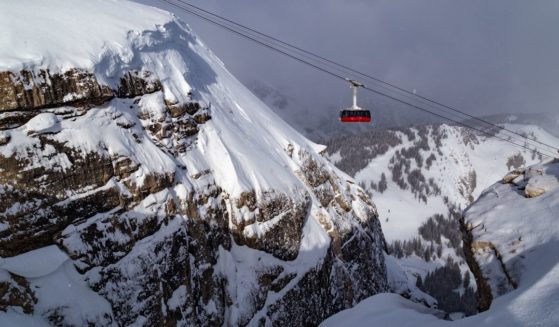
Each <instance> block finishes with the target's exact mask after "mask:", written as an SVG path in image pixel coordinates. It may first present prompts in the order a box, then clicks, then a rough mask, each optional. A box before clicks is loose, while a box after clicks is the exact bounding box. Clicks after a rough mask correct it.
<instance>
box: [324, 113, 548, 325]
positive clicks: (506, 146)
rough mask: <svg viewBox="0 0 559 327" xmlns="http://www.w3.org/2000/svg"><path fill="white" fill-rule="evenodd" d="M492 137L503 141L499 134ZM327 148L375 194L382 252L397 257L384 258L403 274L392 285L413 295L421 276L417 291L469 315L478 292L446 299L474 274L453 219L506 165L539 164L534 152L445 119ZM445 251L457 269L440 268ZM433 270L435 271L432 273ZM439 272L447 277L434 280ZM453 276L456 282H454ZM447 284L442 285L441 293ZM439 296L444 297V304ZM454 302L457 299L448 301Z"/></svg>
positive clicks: (544, 135) (527, 129)
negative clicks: (382, 237) (383, 239)
mask: <svg viewBox="0 0 559 327" xmlns="http://www.w3.org/2000/svg"><path fill="white" fill-rule="evenodd" d="M515 121H520V119H516V120H515ZM503 126H505V127H506V128H507V129H509V130H514V131H516V132H517V133H519V134H522V135H528V136H529V137H531V138H535V139H537V140H539V141H541V142H544V143H547V144H552V145H555V146H559V139H558V138H556V137H554V136H553V135H551V134H549V133H548V132H547V131H546V130H543V129H542V128H540V127H538V126H536V125H525V124H511V123H507V124H504V125H503ZM512 136H514V138H513V139H511V141H514V142H517V143H518V141H517V140H516V139H518V138H519V137H518V136H517V135H512ZM498 137H502V138H508V136H506V134H505V133H504V132H503V131H501V132H499V133H498ZM515 138H516V139H515ZM522 144H523V143H522ZM327 146H328V148H327V150H326V151H327V153H328V157H329V158H330V160H331V161H332V162H334V163H335V164H336V165H337V166H338V167H339V168H341V169H342V170H344V171H346V172H348V173H349V174H351V175H353V176H354V177H355V179H356V180H357V181H358V182H359V183H360V185H361V186H362V187H363V188H364V189H366V190H367V192H368V193H369V194H370V195H371V197H373V198H374V199H375V203H376V205H377V207H378V210H379V217H380V219H381V224H382V228H383V232H384V234H385V237H386V239H387V242H388V244H389V247H388V248H389V252H390V253H391V255H393V256H396V257H397V258H396V259H398V260H393V259H390V262H392V263H394V264H399V265H400V266H401V268H402V269H403V271H404V272H405V273H406V275H407V277H408V278H407V279H408V280H407V281H406V280H405V279H402V278H399V279H398V278H396V282H395V283H394V285H393V288H394V290H395V291H398V292H402V293H410V292H411V293H414V292H416V290H414V286H415V283H416V282H415V281H416V278H418V276H421V279H422V281H425V280H426V278H427V279H429V280H431V282H432V283H431V284H432V287H430V286H427V285H425V283H423V284H424V285H423V287H422V289H423V290H425V291H428V292H429V293H431V294H433V295H436V293H438V292H440V294H438V295H437V296H435V297H437V298H439V300H440V301H439V307H442V308H444V309H446V310H450V311H454V310H469V313H470V314H471V313H473V310H474V309H475V307H476V306H477V304H476V303H475V298H477V297H478V296H479V295H476V294H473V293H472V294H470V295H469V296H468V297H467V298H461V299H454V298H453V299H449V298H447V297H448V296H449V295H453V296H454V293H453V292H451V290H456V291H457V292H460V294H462V295H463V290H464V287H463V286H464V285H465V284H469V285H470V286H471V287H472V291H473V290H476V285H475V283H474V282H473V281H474V278H473V277H474V275H473V274H471V273H470V269H469V267H468V265H467V261H466V260H465V259H466V258H465V256H464V253H463V251H462V246H463V242H462V238H463V236H462V232H461V230H460V223H459V219H460V218H461V217H462V210H463V209H464V208H466V207H467V206H468V205H469V204H470V203H471V202H472V201H473V200H474V199H477V198H478V197H479V194H480V193H481V191H482V190H484V189H485V188H487V187H488V186H489V185H490V184H491V183H492V182H493V181H495V180H497V179H499V178H501V177H502V176H503V175H504V174H505V173H507V172H508V171H510V170H511V169H514V168H517V167H524V166H526V165H529V164H533V163H536V162H539V161H540V160H541V159H542V158H541V156H540V155H538V154H536V153H534V152H533V151H530V150H526V149H522V148H520V147H517V146H514V145H512V144H510V143H506V142H503V141H500V140H498V139H496V138H489V137H487V136H486V135H482V134H481V133H476V132H472V131H470V130H467V129H464V128H463V127H459V126H452V125H445V124H443V125H426V126H416V127H409V128H398V129H393V130H378V131H374V132H371V133H367V134H362V135H360V136H352V137H347V138H342V139H337V140H332V141H331V142H329V143H327ZM547 153H552V152H551V151H547ZM449 256H450V257H451V259H452V261H451V263H457V264H458V267H459V271H457V270H456V269H447V271H443V270H440V269H442V267H444V266H447V267H449V266H453V265H449V260H448V257H449ZM437 269H439V272H438V273H436V274H435V270H437ZM395 270H396V271H398V269H395ZM429 273H431V275H429V276H428V274H429ZM454 275H456V276H454ZM466 275H469V276H466ZM442 276H446V278H448V279H447V280H445V281H442V280H441V277H442ZM455 277H456V278H458V280H462V281H463V282H464V283H462V282H459V283H458V284H456V282H455V279H456V278H455ZM392 279H394V278H392ZM466 279H469V280H471V281H472V283H470V282H469V281H465V280H466ZM435 282H436V283H435ZM442 285H448V286H442ZM447 287H448V288H450V290H448V291H441V290H443V289H446V288H447ZM420 299H421V297H419V298H418V300H420ZM441 301H445V302H447V303H446V305H445V303H440V302H441ZM457 301H458V302H460V303H461V304H459V305H448V303H456V302H457Z"/></svg>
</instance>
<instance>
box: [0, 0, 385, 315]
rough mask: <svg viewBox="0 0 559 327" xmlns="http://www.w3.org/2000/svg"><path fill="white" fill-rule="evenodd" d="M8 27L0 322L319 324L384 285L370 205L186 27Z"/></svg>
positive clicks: (50, 12)
mask: <svg viewBox="0 0 559 327" xmlns="http://www.w3.org/2000/svg"><path fill="white" fill-rule="evenodd" d="M23 16H24V17H26V19H21V17H23ZM0 29H1V30H2V38H1V39H0V49H1V50H0V92H1V93H0V199H1V200H0V290H2V292H3V293H2V294H0V321H2V322H10V323H11V324H12V325H19V324H28V323H30V322H29V321H34V323H37V324H45V323H47V322H50V323H56V324H68V325H87V324H95V325H165V324H168V325H175V324H177V325H208V324H211V325H237V324H238V325H245V324H251V325H257V324H266V325H269V324H276V325H282V324H285V323H286V322H290V323H294V324H317V323H319V322H320V321H321V320H323V319H324V318H326V317H328V316H329V315H331V314H333V313H335V312H337V311H340V310H342V309H345V308H348V307H351V306H352V305H354V304H356V303H357V302H358V301H360V300H362V299H364V298H366V297H368V296H370V295H372V294H375V293H377V292H382V291H386V290H387V280H386V269H385V265H384V258H383V254H382V253H383V250H382V248H383V242H384V240H383V236H382V232H381V229H380V223H379V221H378V219H377V216H376V209H375V207H374V205H373V204H372V203H371V202H370V199H369V198H368V196H367V195H366V194H364V193H363V191H362V190H361V189H360V188H359V187H358V186H357V185H355V184H354V183H353V182H352V181H351V179H350V178H349V177H348V176H347V175H345V174H344V173H342V172H341V171H339V170H338V169H336V168H335V167H333V166H332V165H331V164H330V163H329V162H328V161H326V160H325V159H323V158H322V157H321V155H319V154H318V151H320V150H322V148H323V147H322V146H319V145H316V144H314V143H312V142H310V141H308V140H307V139H305V138H304V137H302V136H301V135H300V134H299V133H297V132H296V131H294V130H293V129H292V128H291V127H289V126H288V125H287V124H286V123H284V122H283V121H282V120H281V119H279V118H278V116H276V115H275V114H274V113H273V112H272V111H271V110H270V109H269V108H268V107H267V106H266V105H265V104H264V103H262V102H261V101H260V100H258V99H257V98H256V97H255V96H253V95H252V94H251V93H250V92H249V91H248V90H247V89H246V88H245V87H244V86H243V85H241V84H240V83H239V82H238V81H237V80H236V79H235V78H234V77H233V76H231V74H230V73H229V72H228V71H227V70H226V69H225V67H224V65H223V63H222V62H220V61H219V59H217V58H216V57H215V56H214V55H213V54H212V53H211V51H210V50H209V49H207V48H206V47H205V46H204V44H203V43H202V42H201V41H200V40H199V39H198V38H197V37H196V36H195V35H194V34H193V33H192V32H191V31H190V29H189V28H188V27H187V26H186V25H185V24H184V23H183V22H181V21H180V20H177V19H176V18H175V17H174V16H173V15H171V14H169V13H166V12H163V11H160V10H157V9H154V8H151V7H147V6H142V5H138V4H135V3H131V2H127V1H116V0H93V1H90V0H87V1H86V0H78V1H72V2H71V3H66V2H63V1H57V0H54V1H48V2H45V1H41V0H23V1H17V2H13V1H4V2H1V3H0ZM29 319H31V320H29Z"/></svg>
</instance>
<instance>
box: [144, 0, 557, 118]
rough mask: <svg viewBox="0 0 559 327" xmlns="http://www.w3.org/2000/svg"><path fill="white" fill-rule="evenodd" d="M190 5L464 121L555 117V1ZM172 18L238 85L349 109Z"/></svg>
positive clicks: (228, 41) (243, 0)
mask: <svg viewBox="0 0 559 327" xmlns="http://www.w3.org/2000/svg"><path fill="white" fill-rule="evenodd" d="M145 1H151V2H152V3H153V1H154V0H144V1H142V2H145ZM189 1H190V2H191V3H193V4H195V5H198V6H201V7H203V8H206V9H208V10H211V11H214V12H216V13H218V14H220V15H223V16H226V17H228V18H231V19H233V20H236V21H238V22H241V23H243V24H245V25H248V26H251V27H254V28H255V29H258V30H260V31H262V32H264V33H267V34H270V35H273V36H276V37H278V38H280V39H283V40H286V41H288V42H290V43H293V44H296V45H298V46H300V47H302V48H305V49H308V50H311V51H313V52H316V53H319V54H321V55H323V56H326V57H328V58H331V59H334V60H336V61H339V62H341V63H344V64H346V65H349V66H351V67H355V68H358V69H360V70H362V71H365V72H368V73H370V74H372V75H374V76H377V77H379V78H381V79H384V80H387V81H389V82H391V83H394V84H397V85H399V86H401V87H404V88H406V89H409V90H412V89H416V90H417V92H418V93H419V94H422V95H424V96H428V97H432V98H435V99H438V100H440V101H441V102H443V103H445V104H448V105H451V106H456V107H458V108H461V109H462V110H464V111H467V112H469V113H472V114H477V115H479V114H486V113H496V112H529V111H533V112H542V111H547V112H559V1H555V0H548V1H512V0H491V1H490V0H484V1H482V0H462V1H448V0H421V1H414V0H407V1H398V0H378V1H374V0H369V1H366V0H345V1H342V0H284V1H270V0H236V1H226V0H204V1H202V0H189ZM174 11H175V12H176V13H177V14H178V15H179V16H181V17H183V18H184V19H185V20H186V21H187V22H188V23H189V24H190V25H191V26H192V28H193V29H194V31H195V32H196V33H197V34H198V35H199V36H200V37H201V38H202V39H203V40H204V42H205V43H206V44H207V45H208V46H209V47H210V48H211V49H212V50H213V51H214V52H215V53H216V54H217V55H218V56H219V57H220V58H221V59H222V60H223V61H224V62H225V64H226V65H227V66H228V68H229V69H230V70H231V71H232V72H233V73H234V74H235V75H236V76H237V77H239V78H240V79H241V80H242V81H243V82H246V83H248V82H250V81H252V80H260V81H264V82H266V83H268V84H270V85H272V86H273V87H276V88H278V89H280V90H282V92H284V93H286V94H287V95H288V96H289V97H293V98H295V99H297V100H298V101H300V102H301V103H305V104H306V105H310V106H314V107H316V110H323V108H324V107H326V106H335V107H337V106H344V105H345V104H347V103H348V102H349V98H348V97H349V90H348V88H347V86H346V85H344V84H343V83H342V82H340V81H338V80H335V79H331V78H330V77H329V76H327V75H324V74H323V73H320V72H317V71H314V70H312V69H311V68H307V67H306V66H303V65H301V64H299V63H297V62H294V61H292V60H291V59H287V58H284V57H281V56H280V55H278V54H275V53H273V52H271V51H270V50H267V49H263V48H261V47H259V46H257V45H254V44H252V43H250V42H249V41H246V40H244V39H242V38H239V37H237V36H235V35H233V34H231V33H229V32H227V31H224V30H222V29H220V28H219V27H215V26H213V25H210V24H208V23H207V22H204V21H201V20H200V19H198V18H195V17H191V16H188V15H186V14H184V13H180V12H179V11H177V10H174ZM366 97H367V96H366V95H363V101H365V102H367V101H368V100H367V99H366ZM370 101H372V103H376V104H377V105H381V106H383V105H388V106H389V105H390V104H386V101H384V100H380V99H378V98H372V99H371V100H370ZM371 109H373V110H374V108H371ZM402 113H403V114H406V113H408V112H407V111H405V110H403V111H402Z"/></svg>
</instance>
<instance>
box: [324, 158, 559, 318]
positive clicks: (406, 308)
mask: <svg viewBox="0 0 559 327" xmlns="http://www.w3.org/2000/svg"><path fill="white" fill-rule="evenodd" d="M558 212H559V162H558V161H557V160H555V161H551V162H550V161H547V162H546V163H544V164H539V165H536V166H531V167H529V168H527V169H521V170H518V171H516V172H514V173H512V174H509V175H507V176H505V178H503V180H502V181H499V182H497V183H496V184H494V185H492V186H490V187H489V188H488V189H486V190H485V191H484V192H483V193H482V194H481V196H480V198H479V200H477V201H476V202H475V203H473V204H472V205H471V206H470V207H469V208H468V209H467V210H466V211H465V217H464V221H465V223H466V224H468V226H469V231H470V232H471V234H472V240H471V243H469V244H468V246H471V248H472V250H473V251H474V253H475V258H476V260H477V262H478V263H479V265H480V267H481V271H482V272H483V277H482V278H484V279H487V280H488V281H489V283H490V286H491V289H492V291H493V293H494V295H495V297H496V298H495V300H494V301H493V303H492V305H491V307H490V308H489V310H487V311H485V312H483V313H481V314H478V315H475V316H472V317H468V318H465V319H461V320H458V321H453V322H448V321H443V320H438V319H436V318H435V317H434V316H433V315H432V314H433V312H432V311H431V312H430V311H428V310H426V309H425V308H423V307H421V306H418V305H416V304H414V303H410V302H409V301H407V300H404V299H401V298H397V297H395V296H392V295H388V294H380V295H375V296H373V297H371V298H369V299H367V300H365V301H363V302H362V303H360V304H359V305H358V306H356V307H355V308H353V309H350V310H346V311H343V312H341V313H339V314H337V315H335V316H333V317H331V318H330V319H328V320H326V321H325V322H324V323H323V324H322V325H321V326H336V325H339V324H340V323H341V322H343V323H344V324H349V325H352V326H371V325H382V326H384V325H390V326H395V327H399V326H452V327H454V326H456V327H458V326H511V327H516V326H519V327H520V326H542V327H551V326H557V325H559V311H557V308H558V307H559V283H557V280H558V278H559V255H558V252H557V248H558V246H559V243H558V242H559V227H558V226H559V225H558V224H557V220H558V219H559V215H558V214H557V213H558Z"/></svg>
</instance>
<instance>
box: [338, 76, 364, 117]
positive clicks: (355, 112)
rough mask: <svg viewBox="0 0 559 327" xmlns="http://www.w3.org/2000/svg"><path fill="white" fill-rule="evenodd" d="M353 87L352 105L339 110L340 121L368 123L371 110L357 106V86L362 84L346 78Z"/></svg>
mask: <svg viewBox="0 0 559 327" xmlns="http://www.w3.org/2000/svg"><path fill="white" fill-rule="evenodd" d="M347 81H348V82H349V83H350V84H351V88H352V89H353V105H352V106H351V107H350V108H347V109H344V110H342V111H340V121H341V122H342V123H370V122H371V112H370V111H369V110H365V109H362V108H360V107H358V106H357V88H358V87H363V86H364V85H363V84H361V83H359V82H356V81H353V80H350V79H348V80H347Z"/></svg>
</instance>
